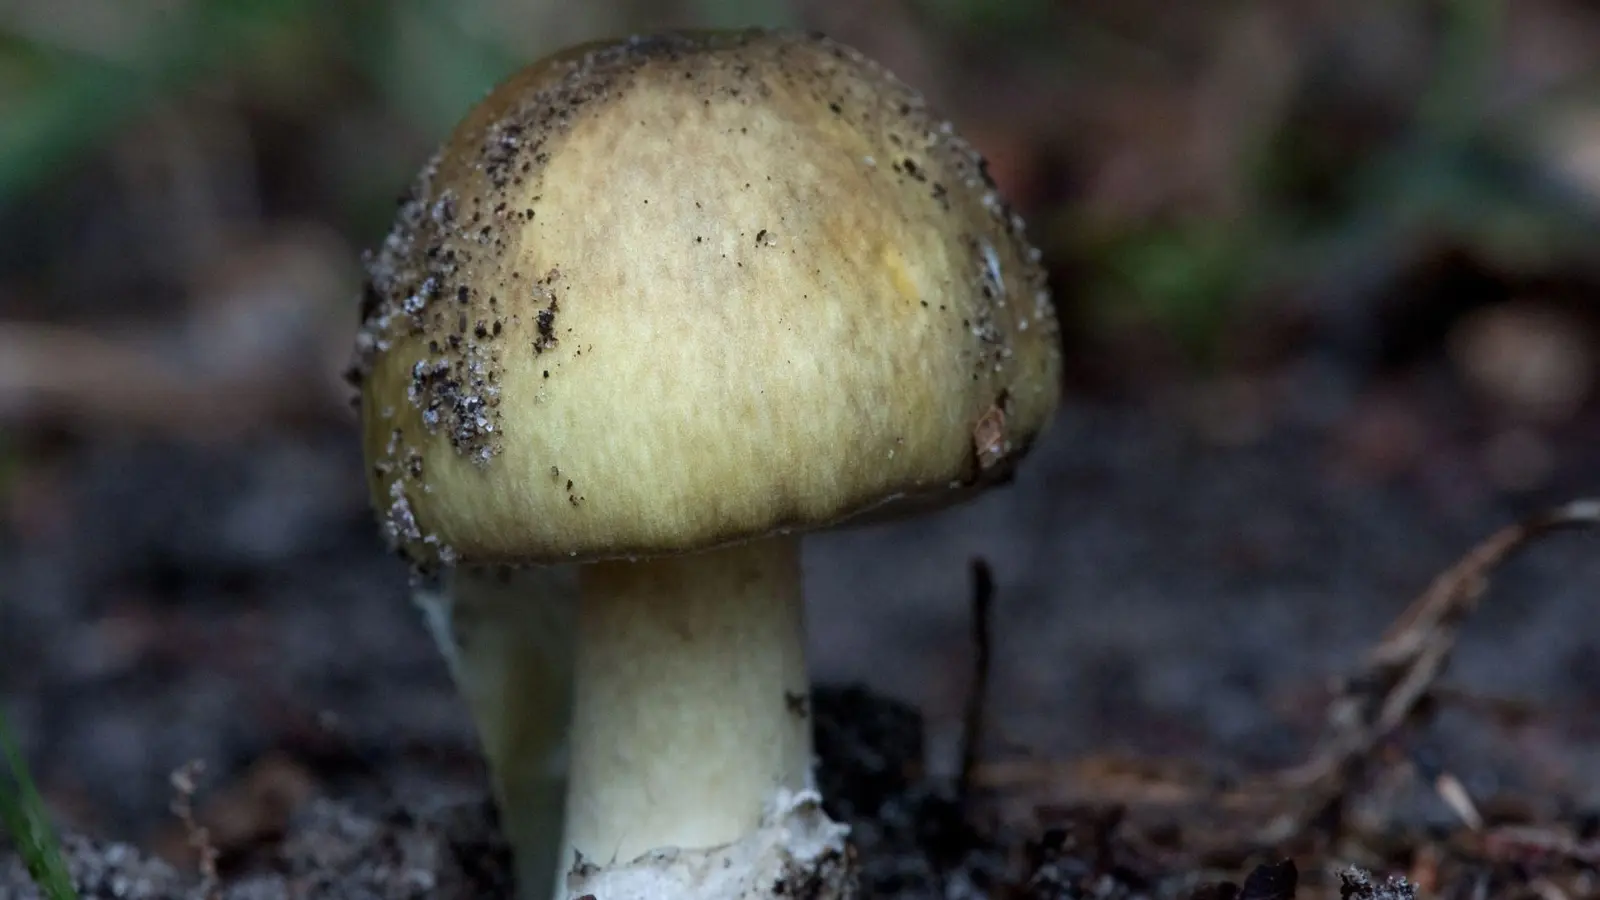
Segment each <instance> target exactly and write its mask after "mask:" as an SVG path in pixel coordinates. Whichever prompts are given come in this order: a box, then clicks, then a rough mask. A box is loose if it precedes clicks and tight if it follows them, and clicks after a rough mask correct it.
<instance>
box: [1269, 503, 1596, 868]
mask: <svg viewBox="0 0 1600 900" xmlns="http://www.w3.org/2000/svg"><path fill="white" fill-rule="evenodd" d="M1595 526H1600V499H1586V500H1575V501H1573V502H1571V503H1567V504H1565V505H1563V506H1559V507H1556V508H1555V509H1552V510H1548V511H1546V512H1544V513H1540V514H1538V515H1535V516H1533V517H1531V518H1529V519H1526V520H1524V521H1522V522H1519V523H1517V524H1515V525H1511V526H1509V527H1507V528H1503V529H1501V530H1500V531H1498V532H1496V533H1495V534H1493V535H1491V536H1490V537H1489V538H1488V539H1487V540H1485V541H1483V542H1482V543H1480V544H1479V545H1478V546H1476V547H1474V548H1473V549H1472V550H1471V551H1470V552H1468V553H1467V555H1466V556H1464V557H1462V558H1461V560H1460V561H1459V562H1457V563H1456V564H1455V565H1453V566H1451V567H1450V568H1448V569H1446V570H1445V571H1444V572H1443V573H1441V574H1440V575H1439V576H1438V577H1437V578H1435V579H1434V580H1433V583H1432V584H1430V585H1429V586H1428V588H1427V590H1425V591H1423V592H1422V595H1421V596H1419V597H1418V598H1417V599H1416V600H1415V601H1414V602H1413V603H1412V604H1411V605H1410V606H1409V607H1407V608H1406V610H1405V611H1404V612H1403V613H1401V614H1400V616H1399V618H1397V619H1396V620H1395V622H1394V624H1393V625H1391V626H1390V627H1389V629H1388V630H1387V631H1386V632H1385V633H1384V635H1383V637H1382V638H1380V639H1379V641H1378V643H1377V644H1376V645H1375V646H1373V648H1372V649H1371V650H1369V651H1368V652H1367V655H1366V659H1365V661H1364V663H1363V665H1362V667H1361V668H1360V669H1359V670H1358V671H1357V672H1356V674H1355V675H1354V676H1353V677H1351V678H1349V679H1348V680H1346V682H1345V684H1344V687H1343V689H1342V690H1341V691H1340V694H1339V697H1338V698H1337V699H1336V700H1335V701H1334V703H1333V705H1332V706H1331V707H1330V709H1329V713H1328V721H1329V726H1330V727H1329V729H1328V732H1327V734H1326V735H1325V736H1324V738H1323V740H1322V742H1321V745H1320V747H1319V749H1318V751H1317V752H1316V753H1315V754H1314V755H1313V756H1312V758H1311V759H1310V760H1308V761H1307V762H1306V763H1304V764H1303V765H1301V766H1298V767H1296V768H1295V769H1292V770H1290V771H1288V772H1284V773H1281V774H1280V775H1279V776H1277V780H1278V783H1279V785H1280V786H1282V787H1283V788H1285V789H1287V790H1289V791H1291V792H1292V793H1293V794H1295V795H1296V796H1297V797H1299V798H1300V801H1299V802H1297V803H1296V804H1295V808H1294V809H1292V810H1290V811H1288V812H1286V813H1285V814H1284V815H1283V816H1280V817H1279V818H1278V819H1276V820H1275V821H1274V822H1273V823H1272V825H1271V826H1269V827H1268V828H1267V829H1266V830H1265V831H1264V832H1263V834H1262V838H1263V840H1266V841H1268V842H1275V841H1277V840H1281V839H1283V838H1285V837H1287V836H1289V835H1292V834H1297V833H1299V832H1301V831H1303V830H1304V829H1305V828H1307V827H1309V826H1310V825H1311V824H1312V823H1314V822H1316V821H1318V820H1321V819H1323V818H1324V817H1325V816H1327V815H1329V814H1330V813H1332V812H1335V811H1336V810H1337V809H1338V808H1340V807H1341V806H1342V805H1343V803H1344V800H1345V797H1346V795H1347V793H1348V791H1349V789H1350V787H1351V785H1352V782H1354V781H1355V780H1356V779H1357V778H1358V777H1359V776H1360V775H1361V774H1362V773H1363V772H1364V771H1365V770H1366V769H1367V768H1368V767H1369V765H1370V764H1371V761H1372V760H1373V759H1374V758H1375V757H1376V755H1377V751H1378V749H1379V748H1380V747H1381V746H1383V745H1384V744H1386V743H1387V742H1389V741H1390V740H1391V739H1392V738H1393V736H1394V735H1395V733H1396V732H1398V731H1399V730H1400V729H1401V728H1403V727H1406V726H1408V725H1413V724H1415V722H1416V720H1417V719H1420V718H1421V717H1422V714H1423V712H1424V710H1425V708H1426V704H1424V703H1423V701H1424V700H1425V699H1427V697H1428V696H1429V695H1430V694H1431V693H1432V692H1433V690H1434V688H1435V686H1436V684H1437V682H1438V679H1439V676H1440V675H1441V674H1443V672H1444V670H1445V667H1446V666H1447V665H1448V664H1449V661H1450V654H1451V653H1452V652H1453V651H1454V650H1455V645H1456V640H1457V637H1458V636H1459V634H1460V630H1461V626H1462V624H1463V623H1464V622H1465V620H1466V618H1467V616H1468V615H1470V614H1471V613H1472V612H1473V610H1475V609H1476V608H1477V605H1478V600H1479V598H1481V597H1482V596H1483V593H1484V591H1485V589H1486V588H1487V587H1488V583H1489V575H1490V574H1491V573H1492V572H1493V571H1494V570H1495V569H1496V568H1498V567H1499V566H1501V565H1502V564H1504V563H1505V561H1506V560H1507V559H1509V558H1510V557H1511V556H1512V555H1513V554H1515V553H1516V552H1517V551H1519V550H1521V549H1523V548H1524V547H1526V546H1527V545H1528V544H1529V543H1530V542H1532V541H1533V540H1534V539H1536V538H1539V537H1541V536H1543V535H1545V534H1548V533H1550V532H1553V531H1559V530H1565V529H1571V528H1592V527H1595Z"/></svg>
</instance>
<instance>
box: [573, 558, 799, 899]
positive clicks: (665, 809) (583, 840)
mask: <svg viewBox="0 0 1600 900" xmlns="http://www.w3.org/2000/svg"><path fill="white" fill-rule="evenodd" d="M579 593H580V601H579V613H578V641H579V643H578V656H577V661H576V673H575V679H576V680H575V704H576V705H575V707H574V711H573V720H572V767H571V785H570V788H569V793H568V799H567V810H568V816H567V840H566V852H565V856H564V859H563V863H564V865H565V866H567V867H568V868H570V867H571V866H572V864H573V862H574V860H575V857H574V855H573V854H574V852H576V853H578V854H581V855H582V858H583V860H584V861H585V862H587V863H591V864H595V865H599V866H607V865H613V864H625V863H628V862H631V861H633V860H635V859H637V858H638V857H640V856H642V855H643V854H645V853H647V852H648V851H651V850H658V849H663V848H672V847H676V848H682V849H695V850H700V849H707V848H713V847H719V846H723V845H726V844H730V843H732V842H734V841H737V840H739V839H740V838H742V837H744V836H745V835H747V834H749V833H751V832H753V831H754V830H756V829H757V828H758V827H759V826H760V823H761V820H762V816H763V814H764V813H766V812H767V811H768V810H769V809H770V808H771V807H772V804H773V803H774V801H775V799H776V798H778V797H779V796H780V795H781V794H783V793H784V792H793V791H798V790H801V789H802V788H804V787H806V786H807V784H808V783H809V781H810V777H811V721H810V709H809V691H808V684H809V683H808V681H807V677H806V667H805V646H804V643H805V615H804V609H803V605H802V599H801V587H800V549H799V539H798V538H795V537H787V536H785V537H777V538H768V539H764V540H760V541H755V542H751V543H747V544H742V545H739V546H735V547H729V548H724V549H720V550H716V551H713V552H709V553H699V554H691V555H685V556H674V557H664V558H657V559H651V560H647V561H639V562H602V563H596V564H591V565H587V566H584V567H582V569H581V570H580V573H579Z"/></svg>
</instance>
